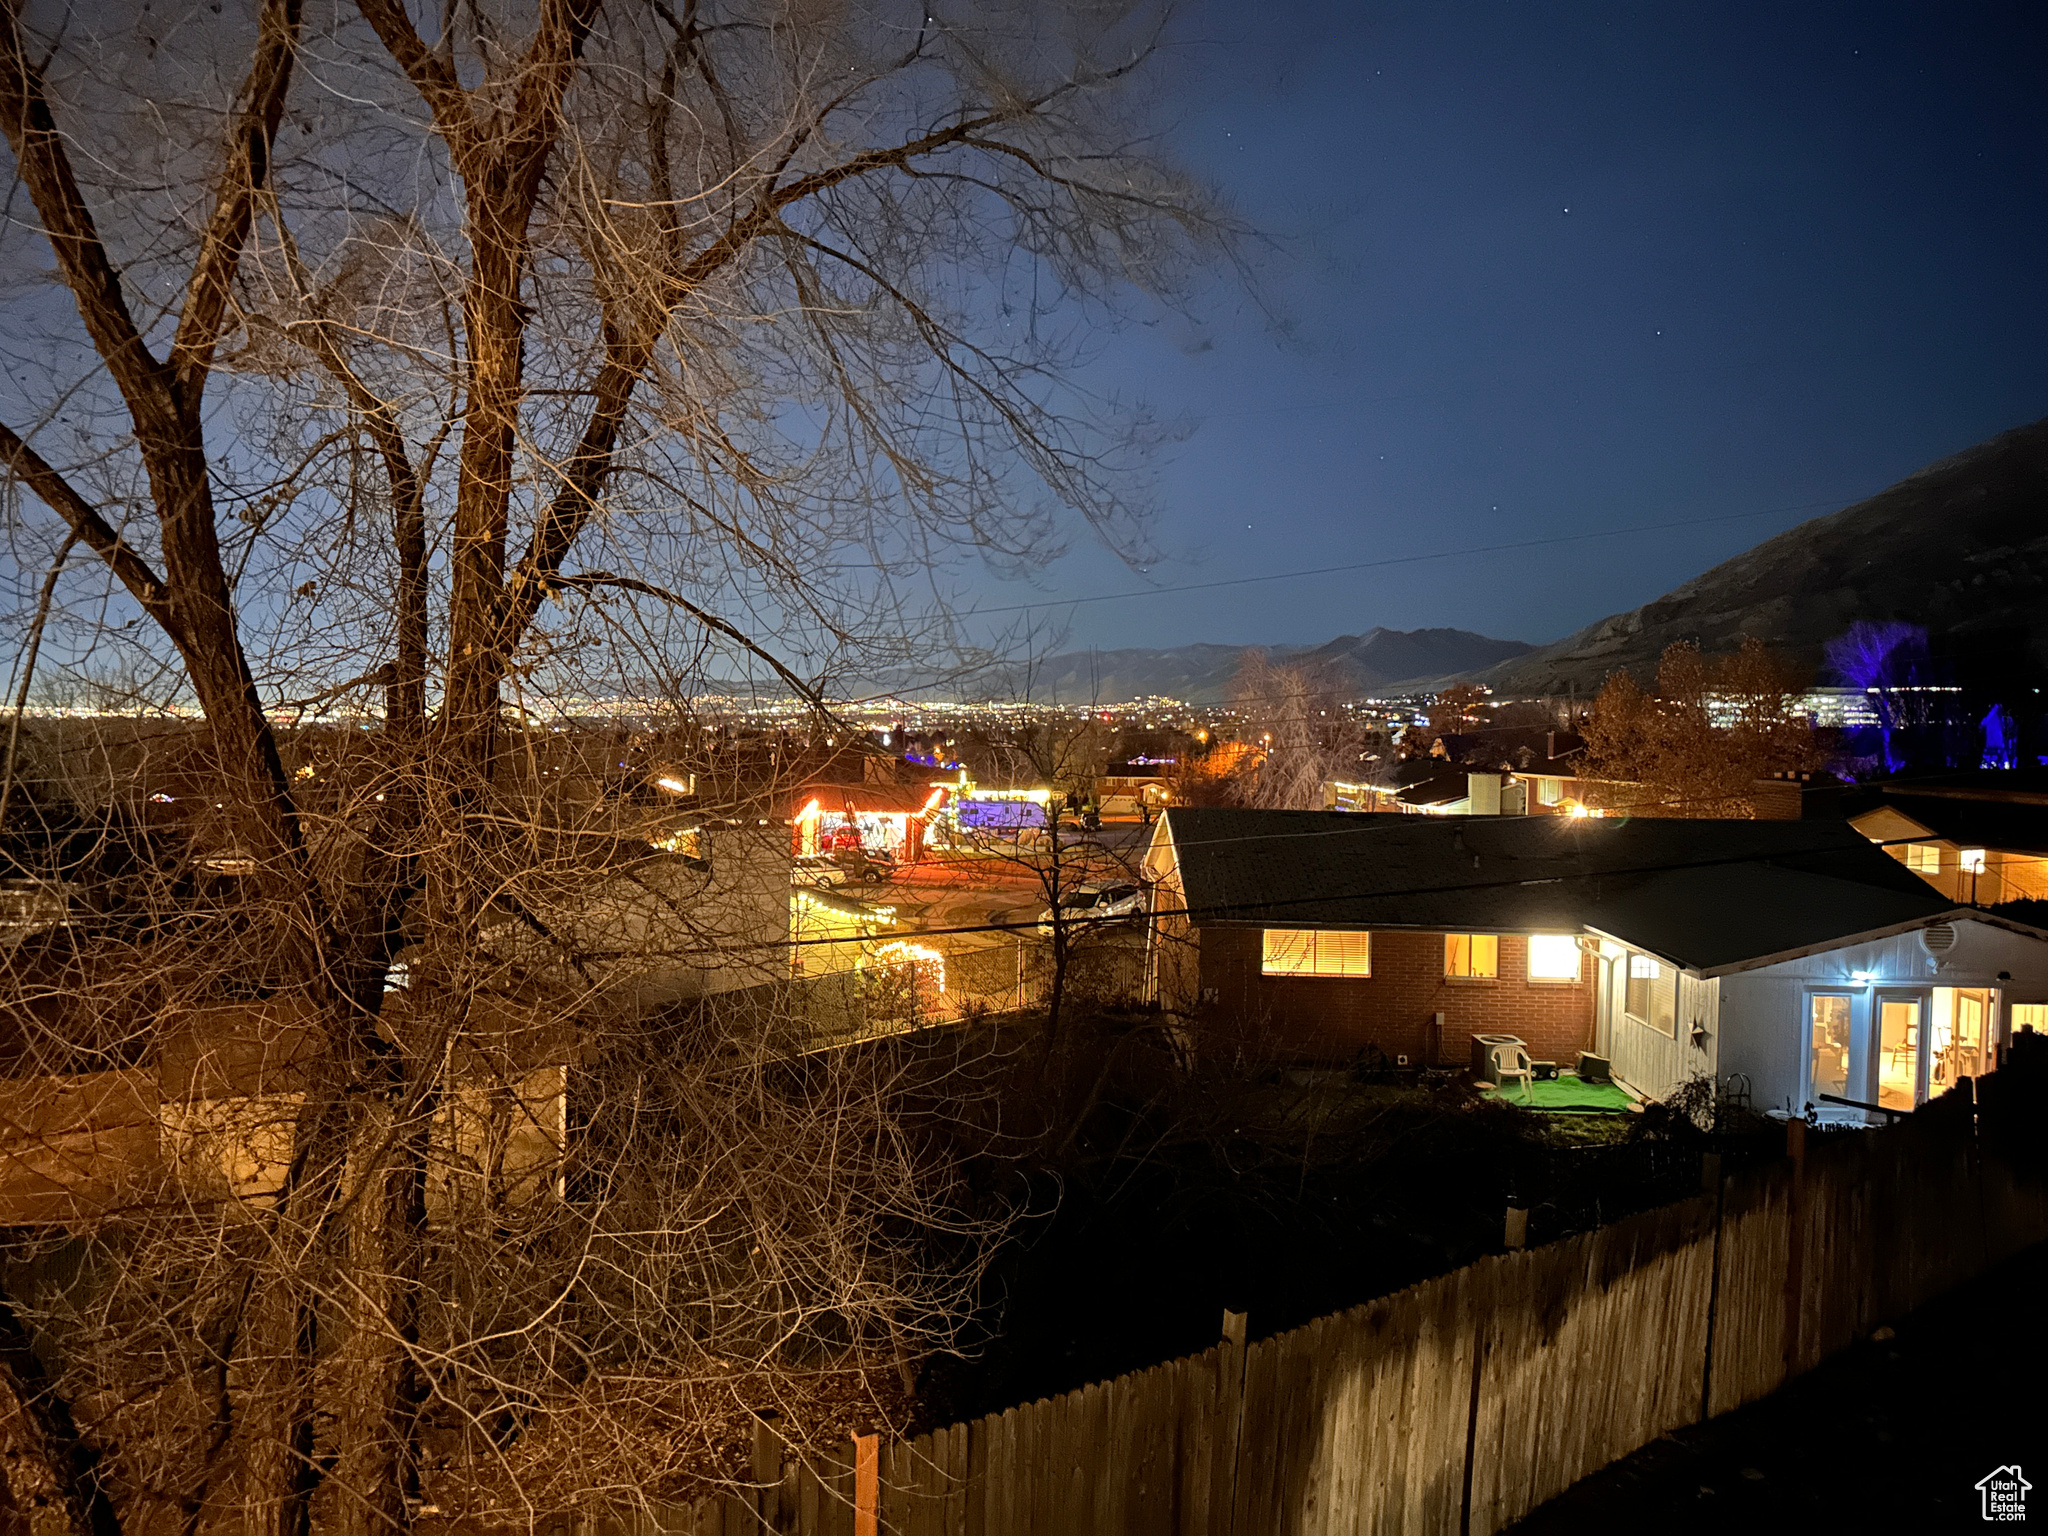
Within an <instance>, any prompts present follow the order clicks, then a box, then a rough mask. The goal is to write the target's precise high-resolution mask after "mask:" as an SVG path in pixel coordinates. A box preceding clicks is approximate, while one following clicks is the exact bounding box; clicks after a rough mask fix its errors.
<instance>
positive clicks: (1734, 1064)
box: [1617, 918, 2048, 1112]
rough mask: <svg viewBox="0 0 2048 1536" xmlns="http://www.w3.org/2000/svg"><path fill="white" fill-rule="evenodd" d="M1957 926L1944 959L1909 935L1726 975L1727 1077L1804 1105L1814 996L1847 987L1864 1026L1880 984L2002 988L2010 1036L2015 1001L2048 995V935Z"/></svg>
mask: <svg viewBox="0 0 2048 1536" xmlns="http://www.w3.org/2000/svg"><path fill="white" fill-rule="evenodd" d="M1955 929H1956V944H1955V947H1954V948H1953V949H1951V950H1949V951H1948V952H1947V953H1946V954H1944V955H1942V956H1940V957H1939V958H1938V959H1937V958H1936V957H1934V956H1931V955H1929V954H1928V952H1927V951H1926V949H1925V948H1924V947H1922V945H1921V942H1920V936H1919V934H1917V933H1909V934H1905V935H1902V936H1901V937H1899V938H1895V939H1880V940H1877V941H1875V942H1872V943H1869V944H1854V945H1850V946H1848V947H1846V948H1843V949H1834V950H1829V951H1827V952H1826V953H1824V954H1818V955H1807V956H1804V957H1802V958H1800V959H1798V960H1782V961H1780V962H1779V963H1778V964H1776V965H1770V966H1765V967H1763V968H1761V969H1759V970H1754V971H1740V972H1737V973H1736V974H1734V975H1732V976H1724V977H1722V978H1721V1026H1722V1035H1723V1039H1722V1041H1721V1052H1720V1071H1721V1076H1722V1080H1723V1082H1724V1083H1725V1082H1726V1081H1727V1079H1728V1078H1729V1077H1730V1076H1732V1075H1733V1074H1735V1073H1738V1072H1739V1073H1742V1074H1744V1075H1745V1076H1747V1077H1748V1078H1749V1081H1750V1092H1751V1102H1752V1103H1753V1104H1754V1105H1755V1106H1756V1107H1757V1108H1758V1109H1777V1110H1785V1111H1788V1112H1797V1111H1800V1110H1803V1109H1804V1107H1805V1094H1806V1079H1805V1072H1806V1062H1805V1054H1804V1053H1805V1045H1806V1038H1805V1037H1806V997H1807V994H1808V992H1809V991H1811V990H1813V989H1816V988H1826V989H1828V990H1830V991H1841V992H1847V993H1848V994H1849V995H1850V998H1851V1007H1852V1009H1853V1010H1854V1019H1855V1024H1856V1027H1857V1028H1859V1029H1861V1028H1864V1027H1866V1025H1865V1020H1866V1018H1867V1010H1868V1009H1869V1007H1870V998H1871V994H1872V993H1873V992H1874V991H1876V990H1877V989H1879V988H1886V987H1992V988H1996V989H1997V990H1998V991H1999V993H2000V1002H2001V1008H2000V1019H1999V1021H1998V1022H1999V1025H2000V1030H2001V1033H2000V1035H1999V1038H2000V1039H2003V1038H2004V1034H2003V1028H2004V1025H2005V1022H2006V1019H2007V1018H2008V1017H2009V1016H2010V1008H2011V1005H2012V1004H2013V1003H2015V1002H2021V1003H2024V1002H2036V1001H2048V941H2044V940H2041V939H2036V938H2030V937H2028V936H2027V935H2025V934H2019V933H2012V932H2009V931H2007V930H2006V929H2003V928H1999V927H1996V926H1994V925H1992V924H1990V923H1979V922H1973V921H1971V920H1970V919H1968V918H1962V919H1958V920H1957V922H1956V924H1955ZM2001 973H2004V974H2003V977H2001ZM1859 977H1860V978H1861V979H1859ZM1617 1027H1619V1026H1617ZM1618 1069H1619V1064H1618V1063H1617V1070H1618ZM1849 1096H1850V1097H1852V1098H1853V1097H1855V1095H1854V1094H1853V1093H1852V1094H1850V1095H1849Z"/></svg>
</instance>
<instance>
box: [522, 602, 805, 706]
mask: <svg viewBox="0 0 2048 1536" xmlns="http://www.w3.org/2000/svg"><path fill="white" fill-rule="evenodd" d="M547 585H548V587H550V588H559V589H562V590H565V591H571V592H580V591H594V590H595V589H597V588H599V587H616V588H617V589H618V590H619V591H621V592H637V593H639V594H640V595H641V596H642V597H652V598H656V599H658V600H660V601H661V602H664V603H667V604H669V605H670V606H671V607H675V608H680V609H682V610H683V612H685V613H687V614H688V615H689V616H690V617H691V618H693V619H695V620H696V621H697V622H698V623H699V624H702V625H703V626H704V627H705V628H706V629H709V630H715V631H716V632H717V633H719V634H721V635H724V636H725V637H726V638H727V639H728V640H731V641H733V642H734V643H735V644H737V645H739V646H742V647H744V648H745V649H746V651H747V652H748V653H749V654H750V655H753V656H757V657H759V658H760V659H761V660H762V661H765V662H767V663H768V665H769V666H771V667H773V668H774V669H775V675H776V676H777V677H779V678H781V679H782V680H783V681H784V682H785V683H787V684H789V686H790V687H792V688H794V689H795V690H796V691H797V696H798V697H799V698H801V699H802V700H803V701H804V702H805V703H806V704H808V705H810V706H811V707H812V708H813V709H815V710H817V711H818V712H819V713H820V714H824V715H829V714H830V713H831V711H830V710H828V709H826V708H825V701H824V699H823V698H822V697H821V696H820V695H819V693H818V690H817V689H816V688H815V687H813V686H812V685H811V684H810V683H807V682H805V681H804V680H803V679H802V678H800V677H798V676H797V675H796V673H794V672H792V671H791V670H790V669H789V668H788V667H787V666H785V665H784V664H783V663H782V662H781V661H780V660H779V659H778V658H777V657H775V656H774V655H773V654H772V653H770V652H769V651H767V650H764V649H763V648H762V647H761V646H759V645H757V644H756V643H755V642H754V641H753V640H751V639H749V638H748V637H747V636H746V635H745V634H744V633H742V632H741V631H740V630H739V629H737V628H735V627H734V626H733V625H731V624H728V623H727V622H726V621H725V620H724V619H721V618H719V617H718V615H716V614H714V613H710V612H707V611H706V610H704V609H702V608H699V607H698V606H697V605H696V604H695V603H693V602H691V601H690V600H689V599H688V598H687V597H684V596H682V595H681V594H680V593H677V592H671V591H669V590H668V588H666V587H657V586H655V585H654V584H653V583H652V582H646V581H638V580H635V579H634V578H633V577H631V576H614V575H612V574H611V572H609V571H581V572H578V573H577V574H576V575H574V576H553V577H550V578H549V579H548V581H547Z"/></svg>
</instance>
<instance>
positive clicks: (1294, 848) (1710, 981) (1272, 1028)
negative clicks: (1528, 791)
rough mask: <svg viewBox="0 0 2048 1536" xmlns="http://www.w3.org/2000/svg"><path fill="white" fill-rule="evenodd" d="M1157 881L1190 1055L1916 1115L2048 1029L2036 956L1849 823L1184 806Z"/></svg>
mask: <svg viewBox="0 0 2048 1536" xmlns="http://www.w3.org/2000/svg"><path fill="white" fill-rule="evenodd" d="M1145 868H1146V873H1147V875H1148V876H1149V878H1150V879H1151V880H1152V881H1153V882H1154V895H1153V902H1152V911H1153V918H1152V924H1151V930H1150V938H1149V944H1148V953H1147V980H1148V986H1149V987H1150V989H1151V991H1152V995H1153V996H1154V997H1155V998H1156V999H1157V1000H1158V1001H1159V1002H1160V1003H1161V1005H1162V1006H1163V1007H1165V1008H1166V1009H1168V1010H1169V1011H1172V1012H1175V1013H1177V1014H1180V1015H1181V1016H1182V1017H1184V1018H1185V1019H1186V1020H1187V1021H1188V1024H1189V1028H1190V1032H1191V1036H1192V1038H1193V1040H1194V1042H1195V1048H1196V1049H1197V1050H1198V1051H1200V1050H1207V1051H1217V1050H1223V1051H1229V1052H1231V1053H1234V1054H1246V1053H1251V1054H1258V1055H1264V1056H1269V1057H1271V1058H1272V1059H1275V1060H1284V1061H1294V1062H1304V1063H1306V1062H1323V1063H1340V1062H1346V1061H1350V1060H1353V1059H1355V1058H1357V1057H1358V1056H1359V1055H1360V1054H1362V1053H1367V1052H1378V1053H1380V1054H1382V1055H1384V1056H1385V1057H1386V1058H1387V1059H1388V1060H1390V1061H1396V1062H1398V1061H1399V1060H1400V1059H1401V1058H1403V1057H1405V1058H1407V1060H1408V1062H1409V1063H1410V1064H1412V1065H1438V1066H1456V1065H1462V1064H1463V1063H1465V1062H1467V1061H1469V1060H1470V1056H1471V1043H1470V1042H1471V1037H1472V1036H1473V1035H1475V1034H1493V1033H1502V1034H1513V1035H1518V1036H1520V1037H1521V1038H1522V1039H1524V1040H1526V1041H1527V1042H1528V1043H1529V1046H1530V1050H1531V1054H1532V1055H1534V1056H1536V1057H1537V1058H1539V1059H1549V1060H1555V1061H1558V1062H1561V1063H1569V1062H1570V1061H1571V1060H1572V1057H1573V1055H1574V1053H1575V1052H1577V1051H1579V1050H1582V1049H1586V1050H1595V1051H1598V1052H1599V1053H1600V1054H1602V1055H1605V1056H1608V1057H1610V1058H1611V1059H1612V1060H1613V1062H1614V1066H1615V1071H1616V1073H1617V1075H1618V1076H1620V1077H1622V1078H1623V1080H1624V1081H1626V1082H1628V1083H1629V1084H1630V1085H1631V1086H1633V1087H1635V1088H1637V1089H1638V1090H1639V1091H1640V1092H1643V1093H1645V1094H1647V1095H1649V1096H1651V1097H1658V1096H1661V1095H1662V1094H1664V1093H1667V1092H1669V1091H1670V1090H1671V1089H1672V1088H1673V1087H1675V1086H1677V1085H1678V1084H1679V1083H1682V1082H1683V1081H1685V1080H1686V1079H1687V1078H1689V1077H1692V1076H1695V1075H1700V1074H1705V1075H1710V1076H1716V1077H1719V1076H1721V1075H1723V1074H1726V1073H1739V1074H1741V1076H1742V1078H1743V1079H1744V1082H1745V1083H1746V1084H1747V1086H1748V1088H1749V1090H1750V1091H1751V1092H1752V1093H1753V1095H1754V1097H1755V1099H1756V1101H1757V1102H1758V1103H1759V1104H1761V1105H1777V1106H1779V1107H1781V1108H1786V1109H1788V1110H1796V1109H1799V1108H1800V1107H1801V1106H1803V1105H1804V1104H1806V1103H1808V1102H1811V1101H1813V1100H1815V1099H1817V1098H1820V1097H1821V1096H1823V1095H1830V1096H1832V1100H1833V1101H1834V1104H1835V1105H1836V1106H1840V1105H1843V1104H1853V1103H1857V1102H1870V1103H1876V1102H1880V1101H1881V1102H1883V1103H1884V1104H1885V1106H1886V1107H1887V1108H1890V1107H1894V1106H1900V1105H1902V1106H1903V1107H1905V1108H1911V1107H1912V1106H1913V1104H1915V1103H1917V1102H1920V1101H1922V1100H1924V1099H1925V1098H1926V1097H1928V1096H1930V1095H1931V1094H1932V1093H1938V1092H1940V1091H1942V1089H1943V1087H1944V1086H1945V1085H1946V1083H1947V1082H1949V1081H1952V1080H1953V1079H1954V1078H1955V1077H1957V1076H1962V1075H1974V1074H1976V1073H1981V1072H1983V1071H1986V1070H1989V1069H1990V1068H1991V1067H1993V1066H1994V1065H1995V1063H1996V1059H1997V1052H1998V1049H1999V1048H2000V1047H2001V1046H2002V1044H2003V1042H2004V1040H2005V1039H2006V1038H2008V1036H2009V1034H2010V1032H2011V1031H2012V1029H2014V1028H2015V1027H2020V1028H2025V1027H2032V1026H2034V1025H2036V1024H2042V1023H2048V1012H2044V1006H2048V934H2044V933H2041V932H2039V931H2037V930H2034V929H2030V928H2027V927H2025V926H2024V925H2021V924H2017V923H2012V922H2009V921H2006V920H2004V919H2001V918H1998V917H1996V916H1994V915H1992V914H1988V913H1984V912H1981V911H1976V910H1972V909H1958V908H1956V907H1955V906H1954V905H1953V904H1952V903H1951V902H1949V901H1947V900H1945V899H1944V898H1942V897H1941V896H1939V895H1938V894H1937V893H1935V892H1933V891H1931V890H1929V889H1928V887H1927V886H1926V884H1925V883H1924V882H1922V881H1920V880H1919V879H1917V877H1915V876H1914V875H1913V874H1912V873H1911V872H1910V871H1909V870H1907V869H1906V868H1905V867H1904V866H1902V865H1901V864H1900V863H1899V862H1898V861H1897V860H1896V859H1893V858H1891V857H1890V856H1888V855H1887V854H1886V853H1885V852H1884V850H1883V849H1881V848H1879V847H1877V846H1875V845H1873V844H1872V843H1871V842H1869V841H1868V839H1866V838H1865V837H1863V836H1862V835H1860V834H1859V833H1857V832H1856V831H1855V829H1854V828H1852V827H1849V826H1847V825H1846V824H1843V823H1839V822H1832V823H1828V822H1785V821H1684V820H1676V819H1664V818H1657V819H1635V820H1622V819H1618V818H1609V819H1598V818H1586V819H1577V818H1566V817H1555V816H1478V817H1474V816H1459V817H1441V818H1440V817H1430V816H1410V815H1393V814H1361V813H1356V812H1345V811H1251V810H1211V809H1182V808H1175V809H1172V810H1169V811H1168V812H1167V814H1166V816H1165V817H1164V818H1163V820H1162V821H1161V823H1160V825H1159V827H1158V828H1157V829H1156V831H1155V833H1154V836H1153V839H1152V842H1151V844H1150V846H1149V847H1148V849H1147V851H1146V856H1145ZM1845 1112H1848V1113H1861V1111H1845Z"/></svg>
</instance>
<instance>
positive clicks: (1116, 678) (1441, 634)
mask: <svg viewBox="0 0 2048 1536" xmlns="http://www.w3.org/2000/svg"><path fill="white" fill-rule="evenodd" d="M1246 649H1247V647H1245V646H1240V645H1206V644H1197V645H1177V646H1172V647H1169V648H1167V649H1164V650H1142V649H1131V650H1113V651H1069V652H1067V653H1065V654H1063V655H1059V656H1050V657H1047V658H1046V659H1045V660H1044V661H1041V662H1039V663H1037V664H1036V665H1035V666H1032V667H1031V668H1030V669H1029V671H1028V675H1027V674H1026V673H1025V672H1024V671H1023V670H1022V669H1019V670H1018V675H1017V676H1016V677H1014V678H1012V679H1010V685H1011V689H1012V691H1013V692H1015V693H1017V694H1019V695H1022V694H1025V693H1027V692H1028V694H1029V696H1030V697H1032V698H1034V699H1044V700H1046V701H1047V702H1050V703H1061V704H1085V703H1100V704H1119V703H1124V702H1127V701H1129V700H1131V699H1137V698H1143V697H1146V696H1147V695H1154V694H1156V695H1160V696H1163V697H1166V698H1174V699H1186V700H1188V701H1189V702H1190V703H1196V704H1215V703H1220V702H1222V701H1223V700H1226V699H1228V698H1229V697H1230V688H1231V680H1232V679H1233V678H1234V677H1235V676H1236V675H1237V669H1238V668H1239V666H1241V665H1242V664H1243V661H1244V655H1245V651H1246ZM1262 649H1264V650H1265V652H1266V654H1267V655H1268V656H1269V657H1270V658H1272V659H1273V660H1274V661H1286V662H1311V663H1318V664H1322V665H1326V666H1327V667H1328V668H1329V669H1330V671H1331V673H1332V674H1334V676H1333V679H1332V680H1333V682H1334V683H1335V685H1336V686H1337V687H1338V688H1340V689H1342V690H1347V691H1353V692H1357V693H1361V694H1400V693H1421V692H1426V691H1428V690H1429V689H1430V688H1431V687H1432V686H1434V685H1435V684H1438V683H1441V682H1447V681H1449V680H1450V679H1452V678H1455V677H1462V676H1466V675H1469V674H1471V673H1473V672H1477V671H1481V670H1484V669H1486V668H1490V667H1493V666H1496V665H1498V664H1500V663H1502V662H1511V661H1512V660H1513V659H1514V658H1516V657H1519V656H1523V655H1526V654H1528V653H1529V652H1531V651H1533V650H1534V649H1535V647H1534V646H1531V645H1527V644H1525V643H1523V642H1522V641H1520V640H1494V639H1490V638H1489V637H1487V636H1485V635H1475V634H1473V633H1472V632H1471V631H1470V630H1465V629H1410V630H1399V629H1386V628H1374V629H1369V630H1367V631H1366V632H1365V633H1364V634H1362V635H1339V636H1338V637H1337V638H1336V639H1334V640H1331V641H1328V642H1326V643H1325V644H1322V645H1273V646H1265V647H1262Z"/></svg>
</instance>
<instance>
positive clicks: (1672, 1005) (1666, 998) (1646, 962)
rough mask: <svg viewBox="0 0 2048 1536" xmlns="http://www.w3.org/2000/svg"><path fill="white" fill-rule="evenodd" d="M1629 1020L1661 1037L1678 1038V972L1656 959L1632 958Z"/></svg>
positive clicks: (1629, 987) (1634, 956)
mask: <svg viewBox="0 0 2048 1536" xmlns="http://www.w3.org/2000/svg"><path fill="white" fill-rule="evenodd" d="M1624 1007H1625V1008H1626V1010H1627V1012H1628V1016H1629V1017H1630V1018H1632V1019H1634V1020H1635V1021H1636V1022H1637V1023H1638V1024H1646V1025H1648V1026H1649V1027H1650V1028H1651V1029H1654V1030H1656V1031H1657V1032H1658V1033H1659V1034H1665V1035H1670V1036H1671V1037H1672V1038H1673V1039H1676V1038H1677V1036H1678V1025H1677V1019H1678V972H1676V971H1674V970H1673V969H1672V968H1671V967H1670V966H1668V965H1665V964H1664V963H1663V962H1662V961H1660V960H1658V959H1657V957H1656V956H1654V955H1640V954H1631V955H1630V956H1629V957H1628V999H1627V1002H1626V1003H1625V1004H1624Z"/></svg>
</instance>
